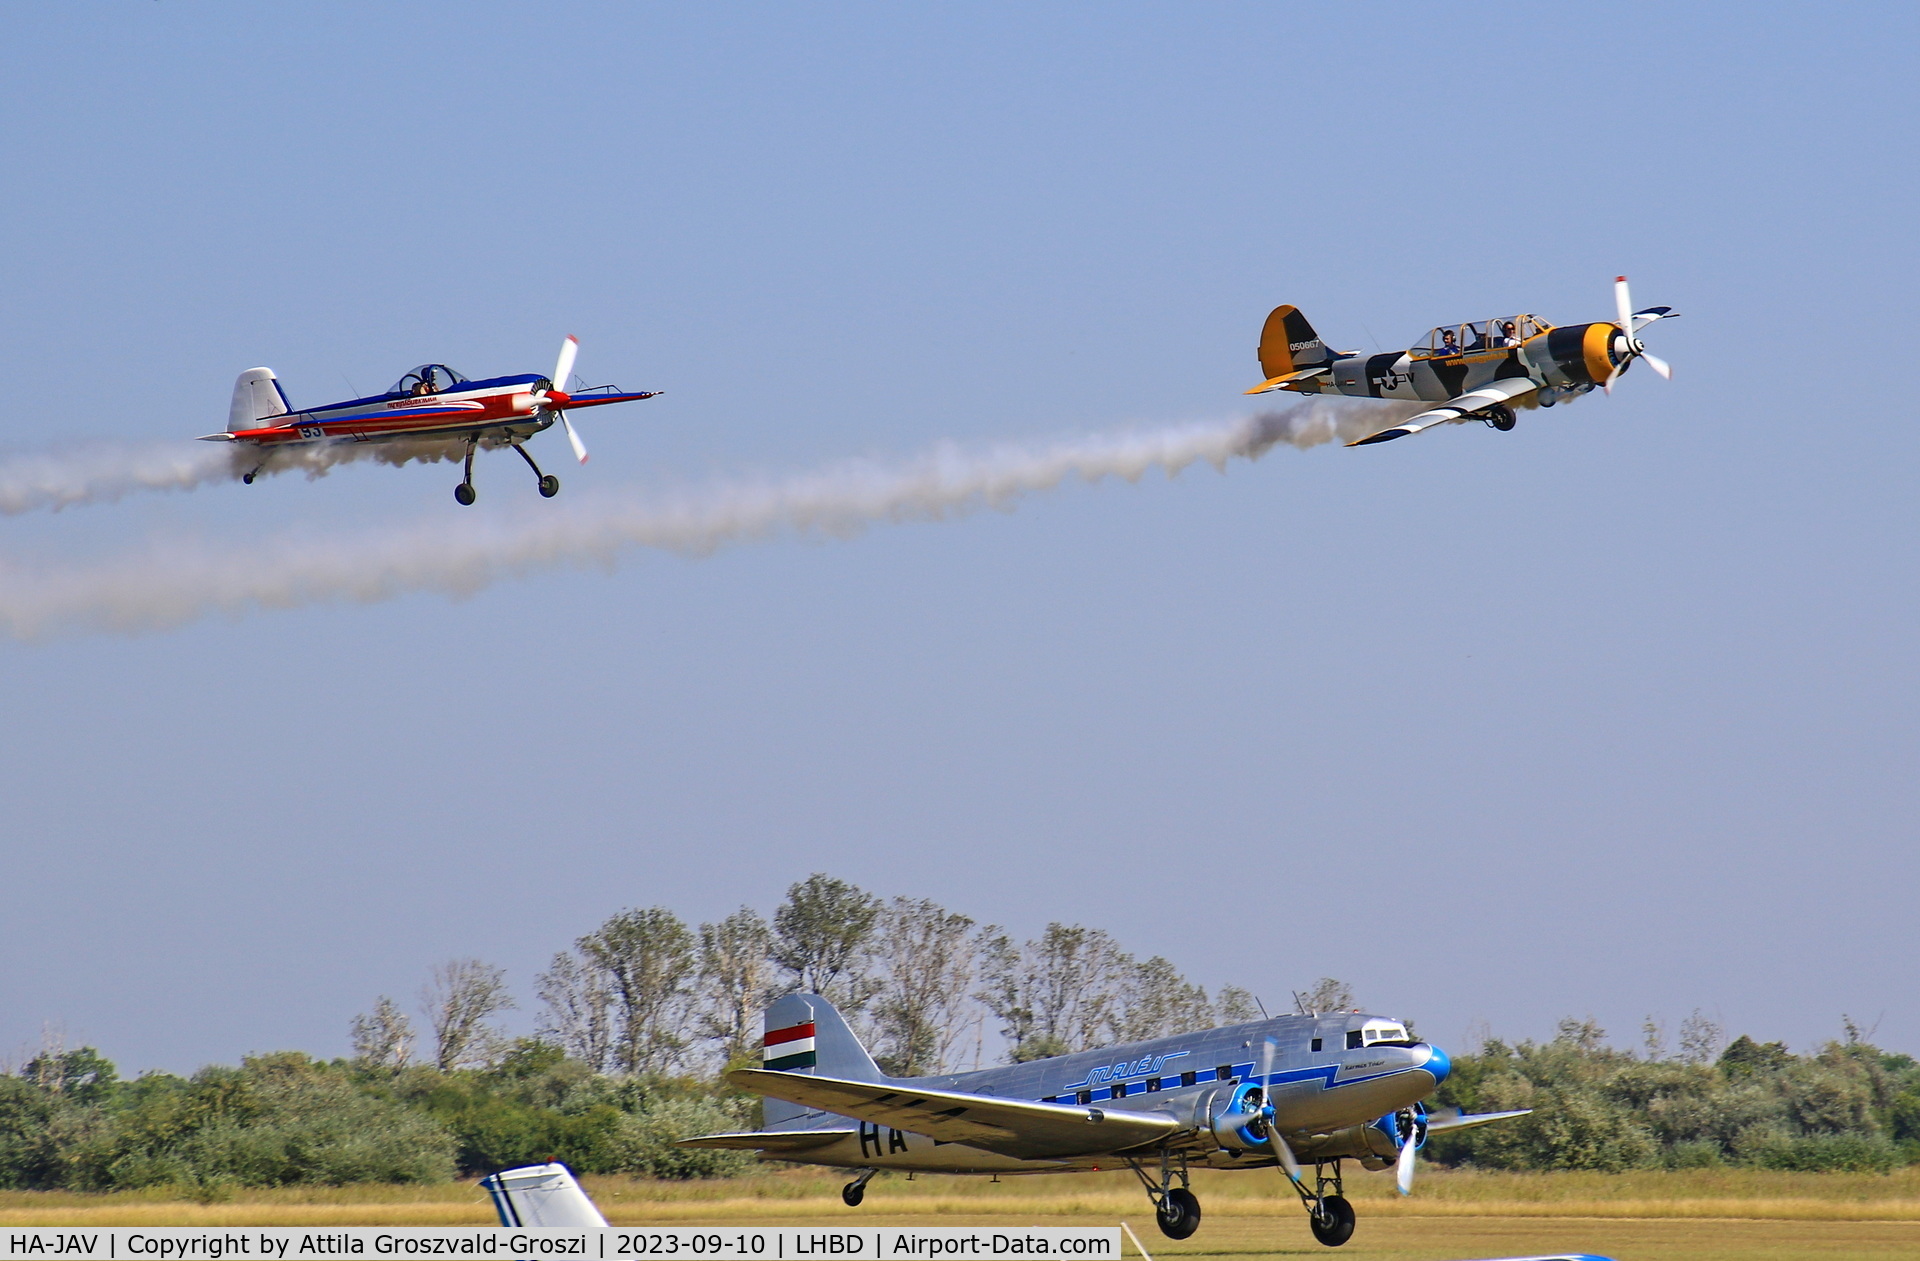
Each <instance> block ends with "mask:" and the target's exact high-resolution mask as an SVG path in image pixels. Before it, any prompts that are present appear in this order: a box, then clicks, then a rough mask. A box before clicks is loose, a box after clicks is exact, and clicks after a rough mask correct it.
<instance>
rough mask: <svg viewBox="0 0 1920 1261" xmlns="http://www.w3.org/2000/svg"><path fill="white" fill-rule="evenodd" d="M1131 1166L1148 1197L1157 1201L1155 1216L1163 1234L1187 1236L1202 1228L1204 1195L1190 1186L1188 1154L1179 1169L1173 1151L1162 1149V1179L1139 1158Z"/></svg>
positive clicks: (1155, 1203) (1172, 1236) (1182, 1159)
mask: <svg viewBox="0 0 1920 1261" xmlns="http://www.w3.org/2000/svg"><path fill="white" fill-rule="evenodd" d="M1127 1167H1128V1168H1129V1169H1131V1170H1133V1174H1134V1177H1136V1178H1138V1179H1140V1185H1141V1186H1143V1187H1145V1188H1146V1189H1147V1198H1148V1199H1149V1200H1152V1201H1153V1219H1154V1221H1155V1222H1156V1223H1158V1224H1159V1226H1160V1233H1161V1234H1163V1235H1165V1236H1166V1237H1167V1238H1169V1239H1185V1238H1186V1237H1187V1236H1189V1235H1191V1234H1193V1232H1194V1231H1196V1230H1199V1229H1200V1198H1199V1197H1198V1196H1196V1195H1195V1194H1194V1193H1193V1192H1192V1191H1191V1190H1189V1189H1188V1182H1187V1158H1186V1156H1185V1155H1184V1154H1183V1155H1182V1156H1181V1157H1180V1167H1179V1168H1178V1169H1177V1170H1176V1169H1175V1168H1174V1167H1173V1163H1172V1157H1171V1156H1170V1155H1169V1153H1167V1152H1164V1151H1163V1152H1161V1153H1160V1176H1159V1177H1158V1178H1155V1177H1153V1175H1151V1174H1149V1173H1148V1172H1147V1171H1146V1170H1144V1169H1142V1168H1141V1167H1140V1162H1139V1161H1137V1160H1129V1161H1128V1162H1127ZM1176 1178H1178V1179H1179V1180H1180V1185H1179V1186H1177V1187H1176V1186H1174V1185H1173V1183H1174V1179H1176Z"/></svg>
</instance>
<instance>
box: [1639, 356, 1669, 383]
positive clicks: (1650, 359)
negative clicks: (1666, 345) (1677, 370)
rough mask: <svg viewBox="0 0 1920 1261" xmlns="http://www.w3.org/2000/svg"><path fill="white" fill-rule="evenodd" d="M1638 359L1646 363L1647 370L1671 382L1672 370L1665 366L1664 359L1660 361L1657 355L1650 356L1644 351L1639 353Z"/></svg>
mask: <svg viewBox="0 0 1920 1261" xmlns="http://www.w3.org/2000/svg"><path fill="white" fill-rule="evenodd" d="M1640 357H1641V358H1642V359H1645V360H1646V361H1647V366H1648V367H1649V368H1652V369H1653V370H1654V371H1655V372H1658V373H1659V374H1660V375H1661V376H1662V377H1664V378H1665V379H1666V380H1668V381H1671V380H1673V369H1672V368H1671V367H1669V366H1667V361H1666V360H1665V359H1662V358H1660V357H1659V356H1657V355H1650V354H1648V353H1647V352H1646V351H1644V350H1643V351H1641V352H1640Z"/></svg>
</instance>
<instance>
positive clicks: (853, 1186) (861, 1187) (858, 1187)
mask: <svg viewBox="0 0 1920 1261" xmlns="http://www.w3.org/2000/svg"><path fill="white" fill-rule="evenodd" d="M879 1172H880V1171H879V1170H878V1169H869V1170H867V1171H866V1172H865V1173H862V1174H861V1175H860V1176H859V1177H857V1178H855V1179H854V1180H853V1181H852V1182H849V1183H848V1184H847V1185H846V1186H844V1187H841V1188H840V1198H841V1199H842V1200H845V1201H846V1203H847V1207H848V1208H859V1207H860V1201H861V1200H864V1199H866V1198H867V1183H869V1182H871V1181H873V1175H874V1174H876V1173H879Z"/></svg>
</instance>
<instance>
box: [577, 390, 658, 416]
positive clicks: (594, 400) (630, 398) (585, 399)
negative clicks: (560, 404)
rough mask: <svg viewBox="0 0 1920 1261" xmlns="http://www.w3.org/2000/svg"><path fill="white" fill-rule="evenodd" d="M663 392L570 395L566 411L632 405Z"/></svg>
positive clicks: (644, 391)
mask: <svg viewBox="0 0 1920 1261" xmlns="http://www.w3.org/2000/svg"><path fill="white" fill-rule="evenodd" d="M662 393H665V391H663V390H639V391H636V392H634V393H631V394H570V395H568V396H567V406H566V410H567V411H575V410H577V409H579V408H582V407H605V406H606V405H607V404H608V403H632V402H635V401H637V400H639V399H643V398H652V397H654V396H655V395H656V394H662Z"/></svg>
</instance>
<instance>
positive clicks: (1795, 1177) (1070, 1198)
mask: <svg viewBox="0 0 1920 1261" xmlns="http://www.w3.org/2000/svg"><path fill="white" fill-rule="evenodd" d="M585 1181H586V1184H587V1188H588V1190H589V1191H590V1192H591V1193H592V1194H593V1196H594V1198H595V1199H596V1200H597V1201H598V1202H599V1203H600V1206H601V1208H602V1210H603V1211H604V1212H605V1213H606V1215H607V1218H608V1220H610V1221H612V1222H614V1223H615V1224H616V1225H635V1224H642V1223H659V1224H662V1225H667V1224H672V1225H732V1224H753V1223H759V1224H764V1225H769V1226H772V1225H833V1224H838V1223H848V1222H856V1221H857V1222H860V1223H861V1224H864V1225H911V1224H919V1225H939V1226H965V1225H981V1226H1016V1225H1051V1226H1096V1225H1112V1224H1113V1223H1115V1222H1117V1221H1120V1220H1122V1219H1124V1220H1127V1221H1129V1222H1131V1223H1132V1224H1133V1226H1134V1228H1135V1229H1136V1230H1137V1231H1139V1232H1140V1235H1141V1238H1142V1239H1143V1240H1144V1241H1145V1243H1146V1245H1147V1247H1148V1248H1150V1249H1152V1250H1153V1252H1154V1255H1155V1256H1159V1257H1209V1256H1219V1257H1255V1256H1296V1255H1297V1256H1317V1255H1338V1256H1341V1257H1366V1258H1375V1259H1378V1261H1400V1259H1403V1258H1405V1259H1409V1261H1411V1259H1413V1258H1445V1257H1476V1256H1477V1257H1493V1256H1518V1255H1525V1254H1529V1253H1539V1252H1557V1251H1579V1252H1597V1253H1601V1254H1603V1255H1606V1256H1610V1257H1616V1258H1620V1261H1643V1259H1644V1261H1653V1259H1654V1258H1674V1257H1687V1258H1697V1259H1699V1261H1717V1259H1719V1258H1735V1257H1739V1258H1754V1259H1755V1261H1803V1259H1812V1258H1822V1259H1826V1258H1835V1259H1837V1258H1876V1259H1877V1258H1883V1257H1884V1258H1902V1259H1903V1261H1914V1259H1916V1258H1920V1168H1916V1169H1909V1170H1904V1171H1902V1172H1899V1173H1896V1174H1892V1175H1890V1176H1878V1175H1872V1174H1779V1173H1764V1172H1759V1171H1752V1170H1688V1171H1684V1172H1679V1173H1633V1174H1617V1175H1605V1174H1497V1173H1465V1172H1449V1171H1442V1170H1424V1171H1422V1174H1421V1178H1420V1184H1419V1186H1418V1188H1417V1190H1416V1193H1415V1194H1414V1196H1413V1197H1412V1198H1409V1199H1402V1198H1400V1197H1399V1196H1398V1195H1396V1194H1394V1192H1393V1186H1392V1182H1391V1180H1390V1179H1389V1178H1387V1177H1385V1176H1383V1175H1371V1176H1368V1175H1363V1176H1357V1177H1353V1178H1350V1179H1349V1180H1348V1184H1347V1189H1348V1195H1349V1198H1351V1199H1352V1200H1353V1201H1354V1204H1355V1207H1356V1208H1357V1209H1358V1210H1359V1214H1360V1228H1359V1230H1358V1231H1357V1232H1356V1233H1355V1235H1354V1238H1353V1240H1352V1242H1350V1243H1349V1244H1347V1245H1346V1246H1345V1247H1344V1248H1342V1249H1340V1250H1339V1252H1338V1253H1337V1254H1335V1253H1332V1251H1331V1250H1329V1249H1326V1248H1322V1247H1321V1246H1320V1245H1319V1244H1317V1243H1315V1242H1314V1241H1313V1237H1312V1236H1311V1235H1309V1234H1308V1233H1307V1229H1306V1223H1305V1220H1304V1216H1303V1214H1302V1213H1301V1212H1300V1209H1299V1207H1298V1205H1297V1204H1296V1203H1295V1202H1293V1200H1292V1199H1291V1197H1285V1198H1283V1197H1282V1196H1281V1195H1280V1194H1279V1192H1280V1190H1281V1188H1280V1186H1279V1180H1278V1178H1276V1177H1273V1176H1271V1175H1267V1176H1262V1175H1261V1174H1259V1173H1253V1172H1249V1173H1244V1174H1223V1173H1203V1174H1200V1175H1196V1177H1195V1178H1194V1191H1195V1193H1196V1194H1197V1195H1199V1196H1200V1199H1201V1203H1202V1205H1203V1207H1204V1209H1205V1214H1206V1215H1205V1218H1204V1221H1203V1225H1202V1226H1201V1229H1200V1231H1199V1233H1198V1234H1196V1235H1195V1236H1194V1237H1193V1238H1191V1239H1188V1240H1185V1241H1183V1242H1179V1243H1176V1242H1174V1241H1172V1240H1169V1239H1166V1238H1164V1237H1162V1236H1161V1235H1160V1233H1159V1232H1158V1231H1157V1230H1155V1229H1154V1228H1153V1222H1152V1214H1151V1212H1150V1211H1148V1210H1147V1207H1146V1200H1145V1197H1144V1196H1143V1195H1142V1194H1141V1192H1140V1190H1139V1188H1138V1186H1137V1185H1136V1184H1134V1182H1133V1180H1132V1177H1131V1175H1113V1174H1091V1175H1082V1176H1073V1177H1059V1178H1027V1179H1009V1180H1008V1181H1005V1182H1001V1183H990V1182H983V1181H981V1180H979V1179H972V1178H937V1177H924V1178H918V1179H915V1180H914V1181H911V1182H909V1181H906V1180H905V1179H900V1178H893V1179H876V1180H875V1182H874V1183H873V1185H872V1186H871V1187H869V1188H868V1192H867V1202H866V1204H865V1205H864V1206H863V1207H861V1208H859V1209H849V1208H847V1207H845V1206H844V1205H842V1204H841V1203H840V1198H839V1186H840V1182H841V1181H842V1179H840V1178H837V1177H825V1176H821V1175H819V1174H817V1173H811V1172H800V1171H795V1172H779V1173H766V1174H762V1175H759V1176H755V1177H750V1178H738V1179H728V1180H718V1181H713V1182H691V1183H660V1182H644V1181H637V1180H634V1179H626V1178H588V1179H586V1180H585ZM492 1222H493V1215H492V1211H491V1209H490V1208H489V1207H488V1205H487V1202H486V1199H485V1197H484V1196H483V1195H482V1194H481V1193H480V1192H479V1190H478V1189H477V1188H476V1187H474V1186H473V1185H471V1184H468V1183H455V1184H447V1185H441V1186H428V1187H411V1186H358V1187H311V1188H297V1189H284V1190H274V1191H237V1192H235V1193H234V1194H233V1195H232V1197H231V1198H230V1199H224V1200H216V1201H214V1202H211V1203H201V1202H196V1201H195V1200H192V1199H183V1198H180V1196H179V1193H178V1192H167V1191H142V1192H123V1193H116V1194H112V1195H79V1194H69V1193H62V1192H29V1191H12V1192H0V1226H26V1225H43V1226H67V1225H71V1226H141V1225H145V1226H160V1225H179V1226H203V1225H204V1226H215V1225H219V1226H240V1225H248V1226H354V1225H359V1226H410V1225H411V1226H459V1225H474V1226H479V1225H490V1224H492Z"/></svg>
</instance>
